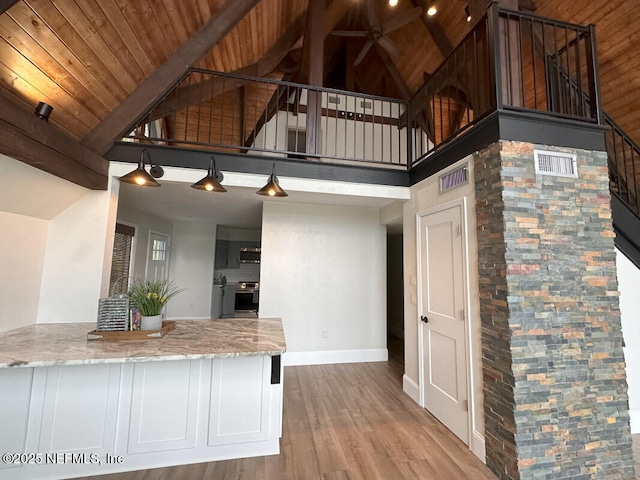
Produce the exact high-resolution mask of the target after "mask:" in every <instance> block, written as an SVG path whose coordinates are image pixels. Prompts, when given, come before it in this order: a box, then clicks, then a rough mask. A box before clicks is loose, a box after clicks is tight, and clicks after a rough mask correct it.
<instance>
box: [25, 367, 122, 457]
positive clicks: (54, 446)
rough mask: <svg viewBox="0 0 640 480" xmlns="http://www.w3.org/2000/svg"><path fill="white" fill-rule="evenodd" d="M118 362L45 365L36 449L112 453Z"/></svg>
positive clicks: (117, 389)
mask: <svg viewBox="0 0 640 480" xmlns="http://www.w3.org/2000/svg"><path fill="white" fill-rule="evenodd" d="M120 371H121V365H119V364H108V363H105V364H97V365H64V366H60V367H48V368H47V373H46V377H47V378H46V384H45V392H44V405H43V411H42V425H41V430H40V441H39V443H38V452H78V453H82V452H85V453H98V454H104V453H110V454H111V453H113V449H114V445H115V435H116V424H117V417H118V394H119V388H120Z"/></svg>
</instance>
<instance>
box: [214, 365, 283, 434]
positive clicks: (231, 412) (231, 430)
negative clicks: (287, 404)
mask: <svg viewBox="0 0 640 480" xmlns="http://www.w3.org/2000/svg"><path fill="white" fill-rule="evenodd" d="M270 376H271V357H263V356H260V357H241V358H217V359H214V360H213V364H212V368H211V397H210V398H211V401H210V408H209V435H208V445H229V444H234V443H244V442H258V441H262V440H267V439H268V438H269V402H270V395H269V390H270V384H269V378H270Z"/></svg>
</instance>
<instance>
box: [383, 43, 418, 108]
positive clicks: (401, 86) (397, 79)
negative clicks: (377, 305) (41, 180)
mask: <svg viewBox="0 0 640 480" xmlns="http://www.w3.org/2000/svg"><path fill="white" fill-rule="evenodd" d="M375 47H376V51H377V52H378V55H379V56H380V59H381V60H382V63H384V66H385V68H386V69H387V72H388V73H389V76H390V77H391V79H392V80H393V83H394V84H395V86H396V87H397V88H398V91H399V92H400V94H401V95H402V97H403V98H404V99H405V100H409V99H410V98H411V92H410V91H409V87H407V84H406V83H404V79H403V78H402V75H400V72H398V69H397V68H396V65H395V64H394V63H393V60H392V59H391V56H390V55H389V53H388V52H387V51H386V50H385V49H384V48H382V47H381V46H380V45H378V43H376V44H375Z"/></svg>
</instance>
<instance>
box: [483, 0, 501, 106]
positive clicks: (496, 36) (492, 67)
mask: <svg viewBox="0 0 640 480" xmlns="http://www.w3.org/2000/svg"><path fill="white" fill-rule="evenodd" d="M498 9H499V4H498V2H492V3H491V5H490V6H489V11H488V12H487V33H488V43H489V45H488V46H487V48H488V51H489V71H490V78H489V80H490V85H494V86H495V88H493V89H491V91H492V92H493V95H494V98H492V99H491V107H492V110H500V109H502V76H501V74H500V72H501V71H502V67H501V62H500V17H499V11H498Z"/></svg>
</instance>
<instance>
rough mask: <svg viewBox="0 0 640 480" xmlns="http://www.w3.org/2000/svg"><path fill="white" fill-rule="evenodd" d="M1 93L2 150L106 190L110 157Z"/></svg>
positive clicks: (85, 185)
mask: <svg viewBox="0 0 640 480" xmlns="http://www.w3.org/2000/svg"><path fill="white" fill-rule="evenodd" d="M0 92H1V93H0V112H2V114H1V115H0V152H2V153H4V154H5V155H8V156H10V157H13V158H15V159H17V160H20V161H22V162H24V163H26V164H29V165H31V166H33V167H36V168H39V169H40V170H44V171H45V172H49V173H50V174H52V175H55V176H56V177H60V178H63V179H65V180H68V181H70V182H73V183H75V184H77V185H81V186H83V187H86V188H89V189H91V190H106V189H107V184H108V173H109V161H108V160H106V159H104V158H102V157H101V156H99V155H96V154H95V153H94V152H92V151H91V150H89V149H88V148H86V147H83V146H82V145H80V144H79V143H78V142H77V141H76V140H75V139H73V138H71V137H68V136H67V135H65V134H64V133H62V132H61V131H60V130H58V129H56V128H55V127H54V126H52V125H50V124H49V123H47V122H46V121H44V120H40V119H39V118H38V117H36V116H35V115H34V113H33V110H29V109H27V108H26V107H25V105H24V104H22V103H19V102H18V100H17V99H15V98H13V97H10V96H9V95H8V94H7V93H5V92H4V91H2V90H0Z"/></svg>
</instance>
